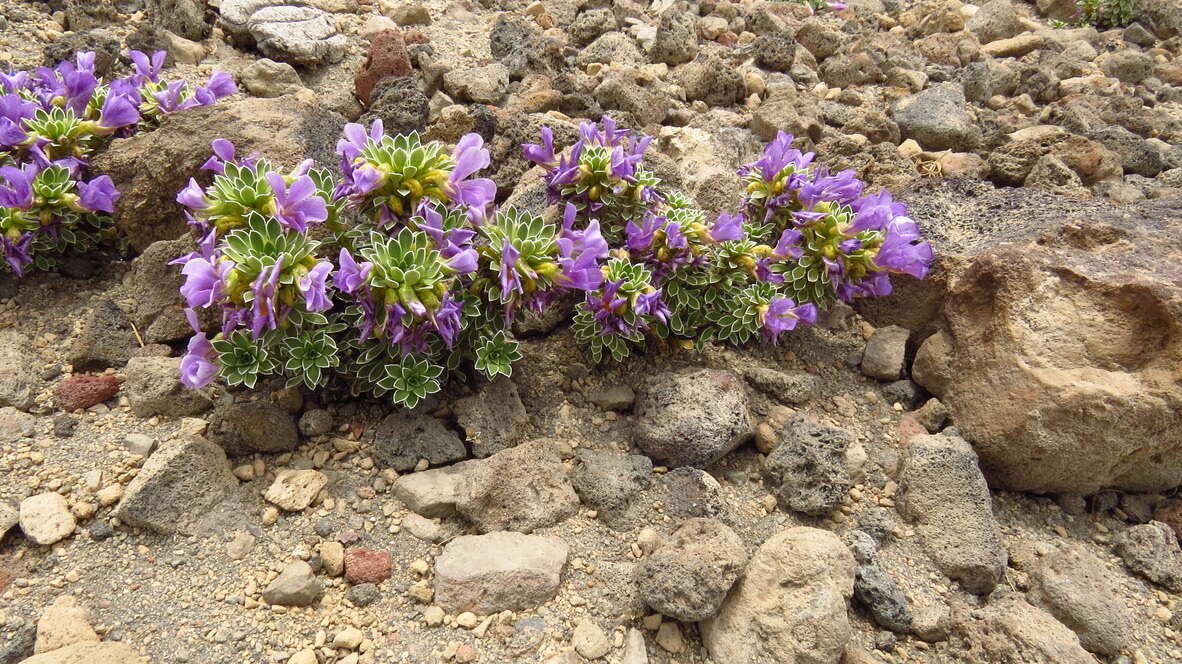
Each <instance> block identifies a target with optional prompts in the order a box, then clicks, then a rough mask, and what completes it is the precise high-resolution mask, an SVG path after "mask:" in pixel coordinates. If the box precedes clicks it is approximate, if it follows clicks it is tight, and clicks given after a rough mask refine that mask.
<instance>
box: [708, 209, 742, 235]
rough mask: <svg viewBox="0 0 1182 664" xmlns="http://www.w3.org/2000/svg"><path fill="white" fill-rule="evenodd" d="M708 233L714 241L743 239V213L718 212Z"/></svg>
mask: <svg viewBox="0 0 1182 664" xmlns="http://www.w3.org/2000/svg"><path fill="white" fill-rule="evenodd" d="M708 235H709V236H710V239H711V240H714V241H715V242H726V241H728V240H741V239H743V215H741V214H727V213H726V212H720V213H719V214H718V219H716V220H715V221H714V225H713V226H711V227H710V232H709V233H708Z"/></svg>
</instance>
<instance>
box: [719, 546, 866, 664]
mask: <svg viewBox="0 0 1182 664" xmlns="http://www.w3.org/2000/svg"><path fill="white" fill-rule="evenodd" d="M854 573H855V563H854V558H853V556H851V555H850V552H849V550H847V549H846V547H845V545H844V544H842V543H841V540H840V539H838V538H837V536H836V535H834V534H833V533H830V532H827V531H824V530H818V529H816V528H790V529H788V530H784V531H781V532H779V533H776V534H775V535H773V536H771V537H769V538H768V540H767V541H766V542H764V543H763V544H762V545H761V546H760V547H759V549H758V550H757V551H756V552H755V555H753V556H752V557H751V562H749V563H748V564H747V568H746V571H745V572H744V574H743V577H742V578H741V579H740V580H739V582H738V583H737V584H736V585H735V588H734V589H733V590H732V591H731V593H730V595H729V596H728V597H727V599H726V601H725V602H724V603H723V605H722V610H721V611H720V612H719V613H718V615H717V616H715V617H713V618H710V619H708V620H706V621H704V622H702V623H701V624H700V625H699V628H700V629H701V632H702V642H703V643H704V644H705V646H706V649H707V650H708V651H709V653H710V656H711V657H713V658H714V661H715V662H717V663H718V664H750V663H751V662H760V663H761V664H797V663H799V662H804V661H810V662H818V663H821V662H824V663H826V664H837V662H838V661H839V660H840V659H841V655H842V653H843V652H844V651H845V647H846V643H847V642H848V641H849V639H850V635H851V628H850V622H849V616H848V603H849V599H850V596H851V595H853V592H854Z"/></svg>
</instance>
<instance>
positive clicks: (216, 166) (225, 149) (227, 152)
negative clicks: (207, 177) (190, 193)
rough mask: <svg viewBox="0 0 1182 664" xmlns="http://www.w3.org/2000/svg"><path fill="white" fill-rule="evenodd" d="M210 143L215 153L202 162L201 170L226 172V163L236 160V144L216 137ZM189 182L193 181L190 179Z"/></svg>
mask: <svg viewBox="0 0 1182 664" xmlns="http://www.w3.org/2000/svg"><path fill="white" fill-rule="evenodd" d="M210 145H211V146H212V147H213V154H212V155H211V156H210V157H209V159H206V160H205V163H204V164H201V170H203V171H213V172H215V173H219V174H221V173H225V172H226V164H227V163H228V162H233V161H234V156H235V154H234V144H233V143H231V142H230V141H227V140H226V139H224V138H215V139H213V141H212V142H211V143H210ZM189 182H190V183H192V182H193V181H192V180H189ZM202 207H204V206H202Z"/></svg>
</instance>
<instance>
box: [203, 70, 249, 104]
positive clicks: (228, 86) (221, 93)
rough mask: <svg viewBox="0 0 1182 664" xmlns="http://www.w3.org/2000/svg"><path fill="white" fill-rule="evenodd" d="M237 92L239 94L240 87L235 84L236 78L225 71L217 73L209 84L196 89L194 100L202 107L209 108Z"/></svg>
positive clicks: (210, 79) (211, 77) (210, 78)
mask: <svg viewBox="0 0 1182 664" xmlns="http://www.w3.org/2000/svg"><path fill="white" fill-rule="evenodd" d="M235 92H238V85H237V84H236V83H234V77H233V76H231V75H230V74H228V73H226V72H224V71H215V72H214V73H213V75H212V76H210V77H209V82H208V83H206V84H205V85H199V86H197V87H196V89H194V91H193V98H194V99H196V100H197V101H198V102H199V103H200V104H201V105H202V106H209V105H210V104H212V103H214V102H216V101H217V100H219V99H221V98H222V97H229V96H230V95H232V94H234V93H235Z"/></svg>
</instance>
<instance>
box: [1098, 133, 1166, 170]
mask: <svg viewBox="0 0 1182 664" xmlns="http://www.w3.org/2000/svg"><path fill="white" fill-rule="evenodd" d="M1090 138H1091V139H1092V140H1094V141H1097V142H1099V143H1100V144H1102V145H1103V146H1104V147H1106V148H1108V149H1110V150H1112V151H1114V152H1116V153H1117V154H1118V155H1120V163H1121V166H1123V167H1124V170H1125V173H1136V174H1137V175H1144V176H1145V177H1150V178H1151V177H1154V176H1156V175H1157V174H1158V173H1161V172H1162V171H1163V170H1165V169H1166V167H1167V166H1168V165H1170V164H1169V163H1168V161H1169V159H1170V156H1169V152H1168V147H1169V146H1168V145H1167V146H1166V149H1163V148H1162V147H1161V146H1159V145H1157V144H1155V143H1153V142H1151V141H1149V140H1146V139H1144V138H1141V137H1140V136H1138V135H1137V134H1134V133H1133V132H1131V131H1129V130H1128V129H1125V128H1124V127H1118V126H1116V125H1110V126H1108V127H1104V128H1103V129H1099V130H1097V131H1094V132H1092V134H1091V136H1090Z"/></svg>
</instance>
